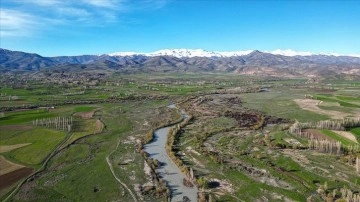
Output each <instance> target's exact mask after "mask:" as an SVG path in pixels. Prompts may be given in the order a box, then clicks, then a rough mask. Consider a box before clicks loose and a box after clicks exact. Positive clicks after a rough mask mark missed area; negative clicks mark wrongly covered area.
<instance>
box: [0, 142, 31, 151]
mask: <svg viewBox="0 0 360 202" xmlns="http://www.w3.org/2000/svg"><path fill="white" fill-rule="evenodd" d="M30 144H32V143H23V144H13V145H0V153H5V152H8V151H12V150H14V149H18V148H21V147H25V146H27V145H30Z"/></svg>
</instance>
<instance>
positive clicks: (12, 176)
mask: <svg viewBox="0 0 360 202" xmlns="http://www.w3.org/2000/svg"><path fill="white" fill-rule="evenodd" d="M32 172H33V169H32V168H28V167H22V168H20V169H18V170H14V171H12V172H9V173H6V174H4V175H0V190H3V189H5V188H7V187H9V186H11V185H12V184H14V183H16V182H17V181H19V180H20V179H22V178H24V177H26V176H28V175H30V174H31V173H32Z"/></svg>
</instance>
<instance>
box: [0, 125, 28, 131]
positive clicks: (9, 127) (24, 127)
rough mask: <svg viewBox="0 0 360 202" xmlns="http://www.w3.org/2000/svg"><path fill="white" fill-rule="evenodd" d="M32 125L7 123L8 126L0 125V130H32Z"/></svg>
mask: <svg viewBox="0 0 360 202" xmlns="http://www.w3.org/2000/svg"><path fill="white" fill-rule="evenodd" d="M30 129H32V126H26V125H7V126H0V130H3V131H5V130H30Z"/></svg>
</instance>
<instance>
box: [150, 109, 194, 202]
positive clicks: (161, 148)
mask: <svg viewBox="0 0 360 202" xmlns="http://www.w3.org/2000/svg"><path fill="white" fill-rule="evenodd" d="M169 107H170V108H175V105H170V106H169ZM181 114H182V116H183V120H185V119H186V118H187V117H188V115H187V114H186V113H185V112H184V111H181ZM171 127H173V126H168V127H164V128H160V129H158V130H156V131H155V132H154V140H153V141H152V142H151V143H149V144H146V145H145V146H144V150H145V151H146V152H147V153H149V154H150V158H153V159H157V160H159V161H160V162H162V163H163V164H164V165H163V166H161V167H160V168H159V169H157V171H158V173H159V174H160V176H161V177H163V179H164V180H165V181H166V183H167V185H168V187H169V188H170V190H171V201H183V197H184V196H186V197H188V198H189V199H190V201H192V202H196V201H197V192H198V190H197V188H196V187H195V186H194V187H186V186H184V184H183V179H184V178H185V177H186V176H185V175H184V174H183V173H182V172H181V171H180V169H179V168H178V167H177V166H176V164H175V163H174V162H173V161H172V160H171V158H170V157H169V155H168V154H167V152H166V149H165V145H166V139H167V135H168V132H169V129H170V128H171Z"/></svg>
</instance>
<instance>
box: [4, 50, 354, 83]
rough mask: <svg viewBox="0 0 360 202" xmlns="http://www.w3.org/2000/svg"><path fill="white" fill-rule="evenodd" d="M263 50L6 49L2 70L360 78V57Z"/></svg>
mask: <svg viewBox="0 0 360 202" xmlns="http://www.w3.org/2000/svg"><path fill="white" fill-rule="evenodd" d="M279 53H282V52H281V51H274V53H269V52H261V51H257V50H254V51H234V52H212V51H205V50H202V49H165V50H160V51H156V52H153V53H134V52H118V53H112V54H103V55H80V56H58V57H43V56H41V55H38V54H34V53H25V52H20V51H11V50H6V49H0V72H3V73H4V72H10V73H11V72H44V71H47V72H52V71H54V72H81V71H87V72H91V71H97V72H99V71H100V72H101V71H103V72H106V73H111V72H123V73H133V72H154V71H156V72H230V73H234V74H249V75H263V76H277V77H311V78H314V77H315V78H318V77H319V78H346V79H358V78H360V57H353V56H335V55H329V54H327V55H326V54H318V55H314V54H310V53H308V52H301V53H299V54H296V52H291V51H289V50H288V51H285V53H287V54H286V55H285V54H284V55H281V54H279Z"/></svg>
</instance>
